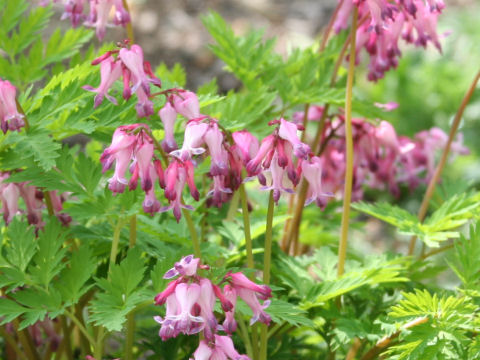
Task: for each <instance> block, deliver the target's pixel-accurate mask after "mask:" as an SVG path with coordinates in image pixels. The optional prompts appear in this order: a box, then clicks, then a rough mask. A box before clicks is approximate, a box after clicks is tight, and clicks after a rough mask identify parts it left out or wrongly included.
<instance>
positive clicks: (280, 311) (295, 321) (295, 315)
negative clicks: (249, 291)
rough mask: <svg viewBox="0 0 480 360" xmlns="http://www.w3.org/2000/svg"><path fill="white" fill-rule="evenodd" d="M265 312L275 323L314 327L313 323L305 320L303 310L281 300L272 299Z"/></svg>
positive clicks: (305, 313)
mask: <svg viewBox="0 0 480 360" xmlns="http://www.w3.org/2000/svg"><path fill="white" fill-rule="evenodd" d="M266 312H267V313H268V314H270V315H271V317H272V320H273V321H274V322H276V323H281V322H287V323H289V324H290V325H293V326H296V327H298V326H308V327H314V323H313V321H312V320H310V319H309V318H307V312H306V311H305V310H302V309H300V308H298V307H297V306H296V305H294V304H291V303H289V302H286V301H283V300H277V299H273V300H272V303H271V304H270V306H269V307H268V308H267V309H266Z"/></svg>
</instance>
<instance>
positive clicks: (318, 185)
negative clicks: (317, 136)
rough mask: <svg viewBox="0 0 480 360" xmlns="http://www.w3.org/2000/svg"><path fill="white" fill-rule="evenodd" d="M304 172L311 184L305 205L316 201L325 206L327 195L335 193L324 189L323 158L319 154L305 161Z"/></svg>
mask: <svg viewBox="0 0 480 360" xmlns="http://www.w3.org/2000/svg"><path fill="white" fill-rule="evenodd" d="M302 172H303V176H304V177H305V179H306V180H307V182H308V184H309V185H310V186H309V188H308V189H309V193H308V197H307V201H306V202H305V205H308V204H310V203H312V202H313V201H315V203H316V204H317V206H319V207H321V208H324V207H325V205H326V203H327V202H326V199H325V197H326V196H333V194H328V193H325V192H324V191H323V189H322V160H321V159H320V158H319V157H318V156H313V157H312V158H311V159H310V160H309V161H303V162H302Z"/></svg>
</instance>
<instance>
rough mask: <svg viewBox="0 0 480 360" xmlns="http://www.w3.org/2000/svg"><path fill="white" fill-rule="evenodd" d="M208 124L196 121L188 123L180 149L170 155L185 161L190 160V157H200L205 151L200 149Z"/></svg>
mask: <svg viewBox="0 0 480 360" xmlns="http://www.w3.org/2000/svg"><path fill="white" fill-rule="evenodd" d="M207 129H208V124H205V123H203V122H200V121H198V120H192V121H189V122H188V124H187V126H186V127H185V135H184V139H183V145H182V148H181V149H179V150H175V151H172V152H171V153H170V155H172V156H174V157H176V158H178V159H180V160H182V161H187V160H190V159H191V158H192V155H200V154H203V153H204V152H205V149H204V148H202V147H200V146H202V145H203V144H204V142H205V140H204V135H205V133H206V132H207Z"/></svg>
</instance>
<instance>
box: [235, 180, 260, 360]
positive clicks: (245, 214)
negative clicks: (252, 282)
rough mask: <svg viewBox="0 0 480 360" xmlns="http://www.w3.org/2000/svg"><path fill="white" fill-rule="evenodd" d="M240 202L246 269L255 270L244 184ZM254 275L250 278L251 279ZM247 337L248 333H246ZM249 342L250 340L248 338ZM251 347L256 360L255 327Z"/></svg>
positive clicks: (256, 334)
mask: <svg viewBox="0 0 480 360" xmlns="http://www.w3.org/2000/svg"><path fill="white" fill-rule="evenodd" d="M239 193H240V200H241V202H242V216H243V232H244V234H245V250H246V252H247V267H248V268H249V269H254V268H255V263H254V260H253V245H252V234H251V231H250V214H249V212H248V200H247V191H246V190H245V184H241V185H240V188H239ZM253 277H254V274H253V273H252V275H251V276H250V278H251V279H253ZM247 336H248V333H247ZM248 341H250V338H248ZM250 346H251V347H252V349H251V354H249V355H251V356H252V358H253V359H254V360H257V359H258V351H259V349H258V328H257V326H253V327H252V345H250Z"/></svg>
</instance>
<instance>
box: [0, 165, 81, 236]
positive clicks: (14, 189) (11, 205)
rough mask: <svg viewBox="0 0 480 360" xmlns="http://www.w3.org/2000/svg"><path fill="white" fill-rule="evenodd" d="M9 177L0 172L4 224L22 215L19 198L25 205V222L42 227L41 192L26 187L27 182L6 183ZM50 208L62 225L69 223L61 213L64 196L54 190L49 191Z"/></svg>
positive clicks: (42, 205)
mask: <svg viewBox="0 0 480 360" xmlns="http://www.w3.org/2000/svg"><path fill="white" fill-rule="evenodd" d="M9 177H10V173H9V172H0V203H1V204H2V214H3V219H4V220H5V223H6V224H7V225H8V224H9V223H10V222H11V221H12V220H13V218H14V216H15V215H17V214H20V213H23V212H24V211H23V210H22V209H20V204H19V201H20V198H22V199H23V202H24V203H25V208H26V210H25V211H26V213H27V221H28V223H29V224H32V225H35V226H36V227H37V228H40V227H42V226H43V225H44V224H43V222H42V210H43V209H45V208H46V203H45V199H44V194H43V192H42V191H41V190H40V189H38V188H37V187H36V186H31V185H28V182H20V183H15V182H10V183H8V182H6V180H7V179H8V178H9ZM49 194H50V199H51V201H52V208H53V211H54V212H55V215H56V216H57V218H58V219H59V220H60V221H61V222H62V223H63V224H64V225H67V224H68V223H70V221H71V220H72V218H71V217H70V216H69V215H68V214H66V213H63V212H62V210H63V206H62V203H63V202H64V201H65V198H66V194H59V193H58V192H57V191H56V190H55V191H50V192H49Z"/></svg>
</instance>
